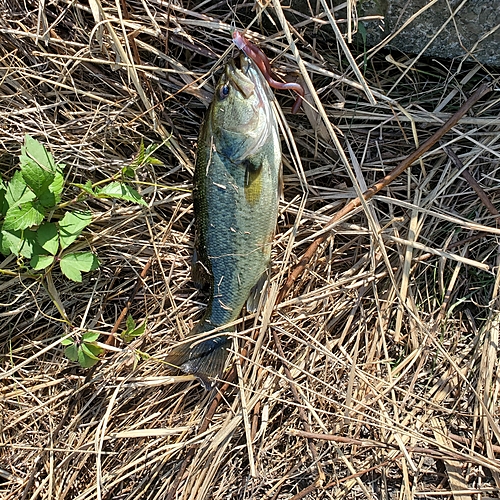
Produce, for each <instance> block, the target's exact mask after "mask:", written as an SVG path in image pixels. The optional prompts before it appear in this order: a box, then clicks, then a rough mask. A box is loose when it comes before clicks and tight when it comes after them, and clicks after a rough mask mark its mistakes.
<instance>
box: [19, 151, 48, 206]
mask: <svg viewBox="0 0 500 500" xmlns="http://www.w3.org/2000/svg"><path fill="white" fill-rule="evenodd" d="M21 173H22V175H23V179H24V180H25V182H26V184H27V185H28V186H29V187H30V188H31V189H32V190H33V192H34V193H35V194H36V196H37V197H40V196H42V195H43V194H44V193H45V191H47V190H48V189H49V186H50V185H51V184H52V181H53V180H54V174H53V173H52V172H50V171H49V170H46V169H45V168H43V167H41V166H40V165H38V163H37V162H36V161H35V160H32V159H30V158H27V159H26V160H25V162H24V163H21Z"/></svg>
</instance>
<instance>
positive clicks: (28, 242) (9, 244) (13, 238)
mask: <svg viewBox="0 0 500 500" xmlns="http://www.w3.org/2000/svg"><path fill="white" fill-rule="evenodd" d="M1 244H2V247H1V251H2V253H3V254H4V255H9V253H10V252H12V253H13V254H15V255H18V256H19V255H22V256H23V257H26V258H27V259H31V257H32V256H33V254H42V253H43V249H42V247H41V246H40V245H39V244H38V243H37V241H36V233H35V232H34V231H30V230H29V229H26V230H24V231H5V230H3V231H2V240H1Z"/></svg>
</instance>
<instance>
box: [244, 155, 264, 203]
mask: <svg viewBox="0 0 500 500" xmlns="http://www.w3.org/2000/svg"><path fill="white" fill-rule="evenodd" d="M243 165H244V167H245V198H246V200H247V201H248V203H250V205H255V204H256V203H257V202H258V201H259V199H260V194H261V192H262V161H261V159H260V158H259V159H257V158H252V159H247V160H245V161H244V163H243Z"/></svg>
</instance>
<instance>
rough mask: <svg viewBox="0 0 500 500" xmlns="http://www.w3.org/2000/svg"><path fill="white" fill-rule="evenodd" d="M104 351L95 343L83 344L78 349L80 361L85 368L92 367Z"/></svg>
mask: <svg viewBox="0 0 500 500" xmlns="http://www.w3.org/2000/svg"><path fill="white" fill-rule="evenodd" d="M102 351H103V349H101V348H100V347H99V346H96V345H93V344H82V345H81V346H80V349H78V362H79V363H80V366H82V367H83V368H90V367H91V366H94V365H95V364H96V363H97V362H98V361H99V357H98V356H99V354H100V353H101V352H102Z"/></svg>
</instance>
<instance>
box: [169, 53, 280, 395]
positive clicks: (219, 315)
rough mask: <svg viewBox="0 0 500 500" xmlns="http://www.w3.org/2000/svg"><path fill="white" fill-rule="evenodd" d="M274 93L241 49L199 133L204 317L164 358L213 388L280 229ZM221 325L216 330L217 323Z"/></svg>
mask: <svg viewBox="0 0 500 500" xmlns="http://www.w3.org/2000/svg"><path fill="white" fill-rule="evenodd" d="M273 99H274V96H273V94H272V92H271V90H270V88H269V85H268V84H267V82H266V80H265V78H264V76H263V75H262V73H261V72H260V70H259V68H258V67H257V66H256V64H255V63H254V62H253V61H252V60H251V59H250V58H249V57H248V56H246V55H244V54H241V56H240V58H239V66H238V64H237V61H236V60H233V61H231V62H230V63H229V64H228V65H227V66H226V68H225V71H224V74H223V75H222V77H221V79H220V82H219V84H218V86H217V88H216V91H215V95H214V98H213V101H212V103H211V105H210V108H209V110H208V112H207V115H206V117H205V120H204V122H203V125H202V128H201V131H200V135H199V138H198V149H197V157H196V166H195V174H194V188H193V201H194V213H195V230H196V241H195V247H196V248H195V262H194V264H193V266H194V267H193V276H194V277H195V279H197V281H205V282H208V284H209V289H210V298H209V302H208V306H207V310H206V312H205V315H204V316H203V318H202V319H201V321H200V322H199V323H198V324H197V325H196V326H195V328H194V329H193V330H192V332H191V333H190V335H189V336H192V335H193V336H194V335H196V336H197V338H195V339H192V340H191V341H190V342H187V343H184V344H181V345H180V346H178V347H176V348H174V349H173V351H172V352H171V353H170V354H169V355H168V357H167V359H166V361H167V363H170V364H171V365H174V366H176V367H178V368H179V369H180V370H182V371H184V372H186V373H192V374H194V375H195V376H196V377H197V378H198V379H199V380H200V381H201V382H202V384H203V385H204V387H205V388H206V389H207V390H209V389H211V388H213V386H214V384H215V382H216V380H217V379H218V378H220V377H221V376H222V372H223V370H224V366H225V363H226V359H227V355H228V351H227V348H228V347H229V346H230V344H231V338H230V335H229V334H230V333H231V332H232V331H234V328H233V327H230V326H228V327H224V325H227V324H228V323H231V322H233V321H234V320H236V319H237V318H238V316H239V314H240V312H241V310H242V308H243V306H244V305H245V303H246V302H247V300H248V299H249V297H251V296H252V297H253V296H257V295H254V294H256V292H258V290H257V288H258V287H259V286H261V284H263V281H265V280H263V279H262V278H263V276H264V275H265V273H266V270H267V268H268V265H269V261H270V255H271V242H272V239H273V236H274V232H275V228H276V220H277V214H278V201H279V193H278V191H279V177H280V170H281V144H280V139H279V131H278V125H277V122H276V118H275V116H274V113H273V109H272V101H273ZM219 327H223V328H222V329H220V331H217V332H215V333H214V332H213V330H214V329H219Z"/></svg>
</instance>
